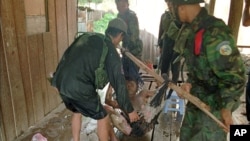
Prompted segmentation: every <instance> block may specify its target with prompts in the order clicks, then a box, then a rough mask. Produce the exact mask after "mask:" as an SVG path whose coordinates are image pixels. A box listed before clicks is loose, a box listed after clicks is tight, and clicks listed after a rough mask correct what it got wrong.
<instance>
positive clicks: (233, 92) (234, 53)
mask: <svg viewBox="0 0 250 141" xmlns="http://www.w3.org/2000/svg"><path fill="white" fill-rule="evenodd" d="M203 37H204V39H203V45H205V48H206V55H207V59H208V63H209V65H210V67H211V69H212V71H213V73H214V74H215V75H216V77H217V78H218V79H217V80H218V87H219V89H220V96H221V101H222V103H221V104H222V108H226V109H228V110H231V111H233V110H235V109H234V108H235V107H234V106H236V105H237V102H239V98H240V96H241V95H242V94H243V92H244V87H245V81H246V80H245V68H244V65H243V61H242V58H241V55H240V53H239V50H238V48H237V47H236V45H235V41H234V39H233V37H232V35H231V34H230V33H229V32H225V30H223V27H222V28H213V29H211V30H207V31H206V32H205V33H204V35H203Z"/></svg>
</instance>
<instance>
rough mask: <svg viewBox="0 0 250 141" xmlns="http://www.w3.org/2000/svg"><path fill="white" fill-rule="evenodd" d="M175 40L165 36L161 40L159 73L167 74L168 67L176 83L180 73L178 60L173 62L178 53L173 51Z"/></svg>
mask: <svg viewBox="0 0 250 141" xmlns="http://www.w3.org/2000/svg"><path fill="white" fill-rule="evenodd" d="M174 43H175V41H174V40H172V39H170V38H168V37H166V38H165V40H164V41H163V48H162V54H161V65H160V66H161V74H163V73H166V74H168V75H169V72H170V69H171V73H172V81H173V82H174V83H177V81H178V79H179V73H180V61H178V62H175V63H174V60H175V59H176V58H177V56H178V54H177V53H175V52H174V50H173V47H174Z"/></svg>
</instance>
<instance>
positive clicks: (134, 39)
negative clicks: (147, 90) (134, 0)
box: [115, 0, 143, 89]
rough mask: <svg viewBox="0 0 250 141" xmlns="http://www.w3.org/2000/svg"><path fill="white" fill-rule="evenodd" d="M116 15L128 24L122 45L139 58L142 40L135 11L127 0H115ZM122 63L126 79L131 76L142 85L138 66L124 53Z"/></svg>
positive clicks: (138, 84)
mask: <svg viewBox="0 0 250 141" xmlns="http://www.w3.org/2000/svg"><path fill="white" fill-rule="evenodd" d="M115 3H116V6H117V10H118V12H119V13H118V15H117V17H119V18H121V19H123V20H124V21H125V22H126V24H127V25H128V31H127V33H128V34H127V35H128V36H126V37H124V38H123V40H122V46H123V47H124V48H126V49H127V50H128V51H130V52H131V53H132V54H133V55H134V56H135V57H137V58H138V59H141V56H142V47H143V44H142V40H141V39H140V37H139V23H138V18H137V16H136V13H135V12H134V11H132V10H130V9H129V3H128V0H115ZM122 65H123V70H124V75H125V77H126V79H130V78H133V80H134V81H135V82H136V84H137V89H138V86H139V87H141V86H142V85H143V81H142V79H141V77H140V74H139V69H140V68H139V67H138V66H137V65H136V64H135V63H134V62H133V61H131V60H130V59H129V58H128V57H127V56H126V55H125V54H123V57H122Z"/></svg>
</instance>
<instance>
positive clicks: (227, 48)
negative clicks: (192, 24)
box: [216, 41, 232, 56]
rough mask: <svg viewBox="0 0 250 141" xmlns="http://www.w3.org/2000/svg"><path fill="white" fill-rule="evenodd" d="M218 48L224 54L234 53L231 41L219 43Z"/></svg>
mask: <svg viewBox="0 0 250 141" xmlns="http://www.w3.org/2000/svg"><path fill="white" fill-rule="evenodd" d="M216 50H217V51H219V52H220V54H221V55H223V56H228V55H231V54H232V47H231V46H230V43H229V41H223V42H221V43H220V44H218V45H217V47H216Z"/></svg>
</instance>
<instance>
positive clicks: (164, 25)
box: [158, 11, 173, 48]
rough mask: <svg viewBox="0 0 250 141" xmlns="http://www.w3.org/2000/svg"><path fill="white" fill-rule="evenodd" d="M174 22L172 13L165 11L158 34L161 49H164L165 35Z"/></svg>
mask: <svg viewBox="0 0 250 141" xmlns="http://www.w3.org/2000/svg"><path fill="white" fill-rule="evenodd" d="M172 21H173V18H172V16H171V13H170V12H169V11H165V12H164V13H163V14H162V15H161V20H160V26H159V32H158V46H159V47H160V48H162V47H163V40H164V36H165V33H166V32H167V31H168V28H169V26H170V23H171V22H172Z"/></svg>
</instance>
